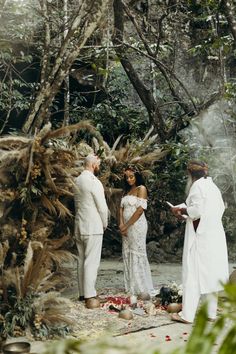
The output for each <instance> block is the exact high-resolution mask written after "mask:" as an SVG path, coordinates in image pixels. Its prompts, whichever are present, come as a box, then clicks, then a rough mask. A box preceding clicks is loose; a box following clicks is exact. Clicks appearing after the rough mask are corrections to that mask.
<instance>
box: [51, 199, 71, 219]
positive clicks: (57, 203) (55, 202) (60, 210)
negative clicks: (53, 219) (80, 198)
mask: <svg viewBox="0 0 236 354" xmlns="http://www.w3.org/2000/svg"><path fill="white" fill-rule="evenodd" d="M52 203H53V205H54V207H55V208H56V209H57V211H58V213H59V214H58V216H59V217H61V218H66V217H67V216H69V217H73V215H72V214H71V212H70V210H69V209H68V208H67V207H66V206H65V205H64V204H62V203H61V202H60V200H59V199H56V200H53V201H52Z"/></svg>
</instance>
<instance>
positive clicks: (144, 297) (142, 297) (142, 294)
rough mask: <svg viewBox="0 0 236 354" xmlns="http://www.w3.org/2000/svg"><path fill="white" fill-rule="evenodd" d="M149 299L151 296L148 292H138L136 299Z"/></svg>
mask: <svg viewBox="0 0 236 354" xmlns="http://www.w3.org/2000/svg"><path fill="white" fill-rule="evenodd" d="M150 299H151V296H150V295H149V294H148V293H140V294H138V300H142V301H148V300H150Z"/></svg>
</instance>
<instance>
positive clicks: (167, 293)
mask: <svg viewBox="0 0 236 354" xmlns="http://www.w3.org/2000/svg"><path fill="white" fill-rule="evenodd" d="M182 296H183V286H182V284H180V285H178V284H176V283H175V282H173V283H171V284H170V285H169V286H163V287H161V289H160V292H159V294H158V295H157V298H159V299H160V301H161V304H162V305H163V306H166V305H169V304H170V303H173V302H176V303H181V302H182Z"/></svg>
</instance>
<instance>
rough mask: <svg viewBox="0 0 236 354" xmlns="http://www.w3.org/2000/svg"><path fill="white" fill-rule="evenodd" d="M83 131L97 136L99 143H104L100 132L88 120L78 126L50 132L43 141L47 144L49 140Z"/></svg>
mask: <svg viewBox="0 0 236 354" xmlns="http://www.w3.org/2000/svg"><path fill="white" fill-rule="evenodd" d="M82 129H86V130H87V131H88V132H90V133H91V134H93V135H94V136H96V137H97V139H98V141H101V142H102V140H103V139H102V136H101V135H100V133H98V131H97V130H96V128H94V126H93V125H92V124H91V122H90V121H86V120H84V121H81V122H79V123H78V124H74V125H70V126H66V127H62V128H59V129H57V130H54V131H49V132H48V134H46V135H45V136H44V138H43V141H44V142H46V141H47V140H49V139H55V138H58V137H62V136H68V135H69V134H70V133H71V132H75V131H78V130H82Z"/></svg>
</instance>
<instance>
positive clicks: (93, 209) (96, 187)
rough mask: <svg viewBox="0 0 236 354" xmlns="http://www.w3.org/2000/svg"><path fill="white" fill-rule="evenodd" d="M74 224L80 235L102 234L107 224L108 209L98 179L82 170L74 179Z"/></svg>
mask: <svg viewBox="0 0 236 354" xmlns="http://www.w3.org/2000/svg"><path fill="white" fill-rule="evenodd" d="M75 185H76V187H75V189H74V193H75V196H74V199H75V222H76V223H77V226H78V228H79V232H80V235H96V234H103V232H104V228H106V227H107V223H108V207H107V203H106V199H105V194H104V188H103V185H102V183H101V182H100V181H99V179H98V178H97V177H96V176H94V174H93V173H92V172H90V171H88V170H84V171H83V172H82V173H81V174H80V175H79V177H77V178H76V179H75Z"/></svg>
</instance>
